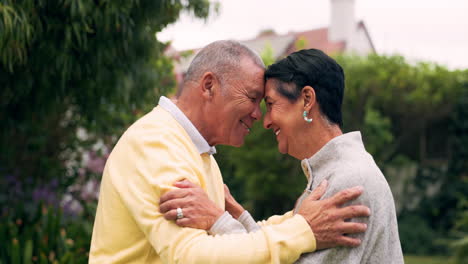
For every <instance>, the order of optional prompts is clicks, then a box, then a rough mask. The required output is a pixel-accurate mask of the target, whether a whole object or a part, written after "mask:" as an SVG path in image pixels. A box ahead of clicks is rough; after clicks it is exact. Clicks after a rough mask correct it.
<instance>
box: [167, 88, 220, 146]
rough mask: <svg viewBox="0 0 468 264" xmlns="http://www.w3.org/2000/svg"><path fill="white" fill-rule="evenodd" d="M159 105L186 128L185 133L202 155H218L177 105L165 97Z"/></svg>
mask: <svg viewBox="0 0 468 264" xmlns="http://www.w3.org/2000/svg"><path fill="white" fill-rule="evenodd" d="M159 105H160V106H161V107H162V108H164V110H166V111H167V112H169V113H170V114H171V115H172V117H174V119H175V120H177V122H178V123H179V124H180V125H181V126H182V127H183V128H184V130H185V132H187V134H188V135H189V137H190V139H191V140H192V142H193V144H195V146H196V148H197V150H198V152H199V153H200V154H203V153H207V154H209V155H213V154H216V148H215V147H213V146H210V145H209V144H208V142H207V141H206V139H205V138H204V137H203V136H202V135H201V134H200V132H199V131H198V129H197V128H196V127H195V126H194V125H193V124H192V122H191V121H190V120H189V119H188V117H187V116H186V115H185V114H184V113H183V112H182V110H180V109H179V107H177V105H175V104H174V103H173V102H172V101H171V99H169V98H167V97H165V96H161V98H159Z"/></svg>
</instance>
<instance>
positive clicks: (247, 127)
mask: <svg viewBox="0 0 468 264" xmlns="http://www.w3.org/2000/svg"><path fill="white" fill-rule="evenodd" d="M240 122H241V124H242V125H244V127H245V128H246V129H247V131H249V132H250V127H249V126H248V125H247V124H246V123H244V122H243V121H242V120H240Z"/></svg>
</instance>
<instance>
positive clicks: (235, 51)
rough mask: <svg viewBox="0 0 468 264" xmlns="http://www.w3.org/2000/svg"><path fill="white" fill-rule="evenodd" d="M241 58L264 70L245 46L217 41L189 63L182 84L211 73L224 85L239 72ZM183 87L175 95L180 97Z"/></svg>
mask: <svg viewBox="0 0 468 264" xmlns="http://www.w3.org/2000/svg"><path fill="white" fill-rule="evenodd" d="M243 58H248V59H251V60H252V62H254V64H256V65H257V66H259V67H261V68H263V69H264V68H265V64H263V61H262V59H261V58H260V56H258V54H257V53H255V52H254V51H253V50H251V49H250V48H249V47H247V46H246V45H244V44H242V43H240V42H238V41H234V40H219V41H215V42H213V43H211V44H209V45H207V46H206V47H204V48H203V49H202V50H200V52H198V54H197V55H196V56H195V58H194V59H193V60H192V62H191V63H190V66H189V68H188V70H187V73H186V74H185V77H184V83H185V82H190V81H197V80H199V79H200V78H201V77H202V76H203V74H205V73H206V72H212V73H214V74H215V76H216V77H217V78H218V80H219V81H220V82H221V85H224V84H225V83H226V81H227V80H229V78H232V77H233V76H235V74H236V73H238V72H239V69H240V62H241V60H242V59H243ZM182 89H183V86H182V87H181V89H180V90H179V92H178V93H177V94H178V95H180V93H181V92H182V91H181V90H182Z"/></svg>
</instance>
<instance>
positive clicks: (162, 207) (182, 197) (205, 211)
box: [159, 180, 224, 230]
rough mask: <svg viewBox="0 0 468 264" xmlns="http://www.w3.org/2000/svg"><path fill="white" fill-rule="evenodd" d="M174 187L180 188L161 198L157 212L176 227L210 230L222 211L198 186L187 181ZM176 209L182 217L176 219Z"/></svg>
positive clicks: (180, 182) (177, 183)
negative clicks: (180, 211)
mask: <svg viewBox="0 0 468 264" xmlns="http://www.w3.org/2000/svg"><path fill="white" fill-rule="evenodd" d="M174 186H176V187H178V188H180V189H177V190H172V191H169V192H167V193H166V194H164V195H163V196H161V199H160V200H159V211H160V212H161V213H163V214H164V218H166V219H167V220H175V221H176V224H177V225H178V226H182V227H192V228H198V229H203V230H210V228H211V226H213V224H214V223H215V222H216V220H218V218H219V217H220V216H221V215H222V214H223V213H224V211H223V210H222V209H221V208H219V207H218V206H216V204H215V203H214V202H213V201H211V200H210V198H208V195H207V194H206V193H205V191H204V190H203V189H202V188H200V186H198V185H196V184H193V183H191V182H189V181H187V180H183V181H179V182H176V183H175V184H174ZM177 208H181V209H182V214H183V217H182V218H180V219H177Z"/></svg>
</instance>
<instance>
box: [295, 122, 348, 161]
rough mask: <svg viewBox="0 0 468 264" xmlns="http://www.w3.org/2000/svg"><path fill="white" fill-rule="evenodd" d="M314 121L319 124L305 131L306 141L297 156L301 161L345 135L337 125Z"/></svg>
mask: <svg viewBox="0 0 468 264" xmlns="http://www.w3.org/2000/svg"><path fill="white" fill-rule="evenodd" d="M314 121H318V122H317V123H316V124H314V126H311V127H310V128H309V129H306V130H305V135H304V137H303V138H304V141H303V142H301V147H300V148H299V152H298V154H297V155H295V156H297V157H296V158H298V159H300V160H303V159H306V158H310V157H312V156H313V155H314V154H315V153H317V152H318V151H319V150H320V149H321V148H323V146H325V145H326V144H327V143H328V142H329V141H330V140H332V139H334V138H335V137H337V136H340V135H342V134H343V132H342V131H341V129H340V127H339V126H338V125H336V124H330V123H329V122H328V121H327V120H314Z"/></svg>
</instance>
